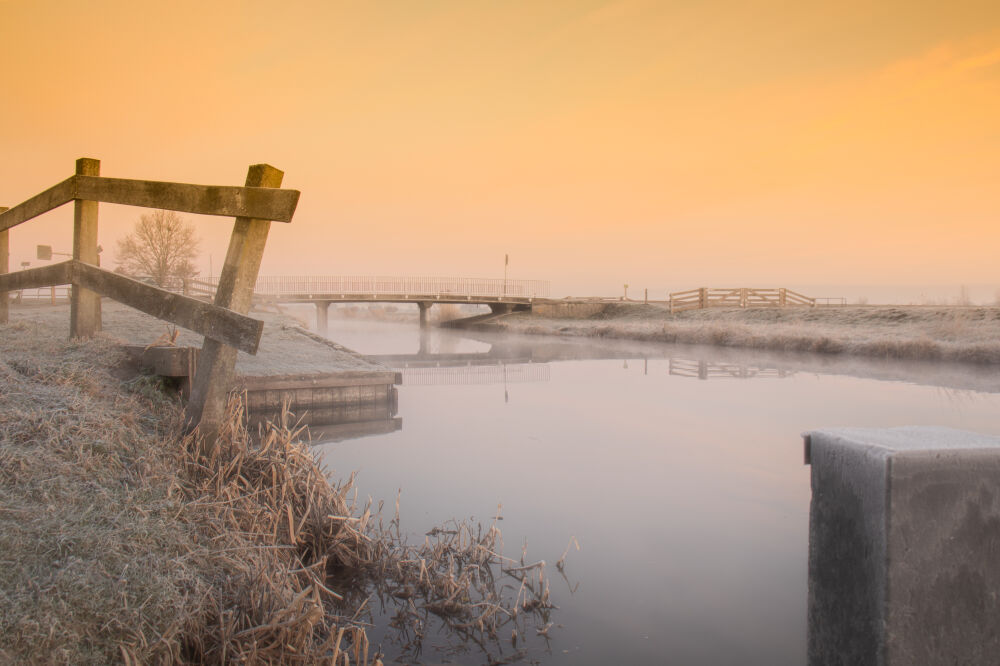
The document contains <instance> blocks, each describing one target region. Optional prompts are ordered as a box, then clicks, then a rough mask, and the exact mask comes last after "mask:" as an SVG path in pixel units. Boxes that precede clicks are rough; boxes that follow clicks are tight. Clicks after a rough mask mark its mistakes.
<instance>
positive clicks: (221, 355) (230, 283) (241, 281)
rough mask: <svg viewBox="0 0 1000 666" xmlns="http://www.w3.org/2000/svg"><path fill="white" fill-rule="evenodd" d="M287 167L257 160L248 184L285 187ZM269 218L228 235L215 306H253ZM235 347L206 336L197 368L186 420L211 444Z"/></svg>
mask: <svg viewBox="0 0 1000 666" xmlns="http://www.w3.org/2000/svg"><path fill="white" fill-rule="evenodd" d="M284 175H285V174H284V172H282V171H279V170H278V169H275V168H274V167H272V166H270V165H267V164H255V165H253V166H251V167H250V169H249V170H248V171H247V180H246V185H247V187H281V179H282V178H283V177H284ZM270 229H271V221H270V220H258V219H252V218H246V217H238V218H236V223H235V224H234V225H233V235H232V236H231V237H230V239H229V250H228V251H227V252H226V261H225V264H224V265H223V267H222V273H221V274H220V275H219V283H218V287H217V288H216V291H215V305H218V306H220V307H224V308H228V309H229V310H232V311H234V312H237V313H239V314H246V313H247V312H249V311H250V305H251V302H252V300H253V291H254V285H255V283H256V282H257V272H258V271H259V270H260V262H261V259H262V258H263V256H264V246H265V245H266V243H267V234H268V232H269V231H270ZM235 367H236V349H235V348H233V347H229V346H227V345H224V344H222V343H220V342H216V341H215V340H209V339H208V338H206V339H205V342H204V344H203V345H202V348H201V352H200V354H199V356H198V369H197V371H196V374H195V380H194V384H193V385H192V387H191V399H190V400H189V401H188V404H187V408H186V413H185V421H186V423H187V426H188V428H189V429H191V428H194V427H196V426H197V427H198V430H199V432H200V433H201V434H202V435H203V436H204V437H205V444H206V447H207V449H211V448H212V447H214V445H215V438H216V436H217V434H218V428H219V425H220V424H221V423H222V418H223V416H224V415H225V409H226V401H227V399H228V396H229V391H230V390H231V389H232V386H233V379H234V375H235Z"/></svg>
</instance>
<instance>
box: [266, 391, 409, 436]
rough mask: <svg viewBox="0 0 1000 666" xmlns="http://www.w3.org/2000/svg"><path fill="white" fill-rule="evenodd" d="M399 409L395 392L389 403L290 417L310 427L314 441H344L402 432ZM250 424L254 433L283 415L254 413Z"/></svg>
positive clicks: (319, 409) (337, 407)
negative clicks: (398, 414) (397, 414)
mask: <svg viewBox="0 0 1000 666" xmlns="http://www.w3.org/2000/svg"><path fill="white" fill-rule="evenodd" d="M397 409H398V398H397V397H396V393H395V391H394V390H393V391H392V392H391V393H390V399H389V400H388V401H385V400H383V401H377V402H361V403H352V404H338V405H333V406H329V407H311V408H309V409H304V410H301V411H293V412H291V413H290V418H291V423H292V424H297V425H298V426H305V427H306V428H307V430H308V433H307V436H308V438H309V439H310V440H311V441H312V442H315V443H320V442H340V441H343V440H345V439H357V438H359V437H370V436H372V435H385V434H388V433H392V432H396V431H397V430H400V429H402V427H403V419H402V418H401V417H398V416H396V413H397ZM248 421H249V426H250V428H251V430H254V429H257V428H258V427H259V426H262V425H263V424H265V423H267V422H268V421H270V422H272V423H279V422H280V421H281V412H278V411H268V410H253V411H250V412H249V413H248Z"/></svg>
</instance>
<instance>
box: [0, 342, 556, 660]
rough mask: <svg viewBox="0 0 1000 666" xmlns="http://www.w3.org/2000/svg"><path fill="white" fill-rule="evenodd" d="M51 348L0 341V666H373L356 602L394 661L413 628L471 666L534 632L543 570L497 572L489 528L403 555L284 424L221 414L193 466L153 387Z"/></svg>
mask: <svg viewBox="0 0 1000 666" xmlns="http://www.w3.org/2000/svg"><path fill="white" fill-rule="evenodd" d="M64 336H65V333H64V332H62V331H60V332H57V333H53V332H51V331H50V330H48V329H46V328H44V327H42V326H40V325H38V324H34V323H30V322H19V323H16V324H12V325H9V326H2V327H0V400H2V401H3V405H4V409H3V410H2V412H0V558H2V567H0V661H3V662H32V663H53V664H87V663H109V662H118V663H126V664H138V663H210V664H222V663H303V664H304V663H318V662H322V663H332V664H349V663H350V664H359V663H360V664H368V663H372V664H375V663H380V662H381V658H382V655H381V653H380V650H379V649H378V647H377V646H372V645H369V643H368V639H367V635H366V632H365V628H364V626H363V623H362V622H361V621H360V619H359V618H362V617H364V606H365V604H367V603H368V600H369V598H370V595H371V594H374V595H375V596H377V597H379V598H381V599H382V601H383V603H386V602H387V601H388V602H389V603H390V604H395V605H396V607H397V612H396V617H395V620H394V624H395V625H396V627H397V632H396V634H394V636H395V638H394V639H393V640H394V641H395V643H396V648H397V650H398V651H399V652H401V653H404V654H410V655H414V654H419V651H420V647H421V644H422V640H423V637H424V632H425V627H426V626H427V624H428V622H429V621H430V620H431V619H434V620H435V621H436V622H438V623H439V624H440V625H442V626H444V627H445V628H447V629H450V630H451V631H452V633H453V635H454V636H457V637H458V638H459V639H460V640H461V641H466V642H471V643H472V644H474V645H476V646H477V647H479V648H481V649H482V651H483V653H484V655H485V656H484V658H485V659H488V660H489V661H491V662H495V661H497V660H500V659H509V658H512V657H517V656H518V655H519V653H518V652H517V647H518V637H519V636H520V635H523V634H524V633H526V632H529V631H530V629H534V630H535V631H530V633H531V634H532V635H534V634H535V633H536V632H543V633H544V632H547V631H548V626H549V625H548V613H549V610H550V609H551V607H552V606H551V604H550V603H549V599H548V585H547V582H546V580H545V578H544V575H543V573H542V572H543V570H544V565H543V563H539V564H534V565H525V564H524V563H523V560H522V562H521V563H512V562H511V561H510V560H507V559H505V558H503V556H502V552H501V550H500V547H501V545H500V535H499V531H498V530H497V529H496V526H495V524H494V525H491V526H489V527H488V528H482V527H480V526H476V527H473V526H471V525H469V524H466V523H456V524H453V525H451V526H450V527H448V528H445V529H436V530H434V531H432V533H431V534H430V535H429V536H428V538H427V539H426V540H425V541H424V542H423V543H422V544H421V545H419V546H411V545H407V543H406V542H405V539H403V538H402V536H401V535H400V533H399V520H398V506H397V517H396V518H394V519H392V520H390V521H388V524H387V525H383V521H382V518H381V515H380V512H379V511H377V510H375V508H374V507H372V506H371V503H370V502H369V503H368V504H366V505H364V506H358V505H357V504H356V498H357V493H356V492H352V489H351V488H352V486H351V482H350V481H349V482H347V483H346V484H344V485H341V486H335V485H332V484H331V483H330V482H329V480H328V477H327V475H326V473H325V471H324V470H323V469H322V468H321V467H320V466H319V465H318V464H317V462H316V460H315V459H314V457H313V455H312V453H311V451H310V449H309V448H308V446H307V445H306V444H304V443H303V442H301V441H300V439H299V437H298V434H299V433H298V432H297V431H296V430H295V429H294V428H291V427H290V425H289V422H288V420H287V419H285V420H284V422H282V423H279V424H272V425H269V426H268V427H267V429H266V430H265V431H264V432H262V433H249V432H247V430H246V429H245V428H244V426H243V423H244V419H243V414H242V408H241V405H240V403H239V401H238V400H236V401H234V402H233V403H232V404H231V406H230V418H229V420H228V422H227V424H226V426H225V427H224V428H223V429H222V432H221V434H220V437H219V441H218V443H217V446H215V447H204V446H203V445H202V442H199V441H197V440H195V439H193V438H191V437H182V436H181V433H180V429H179V424H180V422H181V419H180V411H179V405H178V404H177V403H176V402H174V401H173V400H172V399H171V398H168V397H166V394H164V393H163V392H162V391H161V390H160V387H159V386H157V384H156V382H155V381H154V380H152V379H151V378H147V377H136V378H133V379H130V380H123V379H120V378H118V377H116V376H115V375H114V374H113V373H112V371H111V369H112V368H114V367H116V366H117V365H119V364H120V362H121V361H122V359H121V357H120V355H119V352H118V349H117V347H116V345H115V344H114V342H113V341H111V340H110V339H107V338H99V339H97V340H92V341H88V342H70V341H68V340H65V339H64ZM252 434H254V435H255V436H251V435H252ZM207 450H211V451H212V453H211V454H210V455H206V453H205V452H206V451H207ZM352 497H353V499H352ZM503 568H508V570H507V571H506V573H505V572H502V571H501V570H502V569H503ZM345 597H346V598H345ZM505 627H506V628H508V629H510V631H511V633H509V634H508V633H506V630H505V631H504V632H503V634H504V635H501V629H503V628H505ZM501 643H502V645H501ZM512 643H513V645H512V646H511V644H512ZM522 644H523V641H522ZM507 646H511V648H512V650H508V651H507V654H506V656H504V652H503V650H504V649H505V648H506V647H507Z"/></svg>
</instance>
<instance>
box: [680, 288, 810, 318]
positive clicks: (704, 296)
mask: <svg viewBox="0 0 1000 666" xmlns="http://www.w3.org/2000/svg"><path fill="white" fill-rule="evenodd" d="M669 303H670V312H684V311H685V310H698V309H702V308H783V307H787V306H790V305H797V306H803V305H804V306H807V307H816V299H815V298H809V297H808V296H804V295H802V294H800V293H798V292H797V291H792V290H791V289H785V288H784V287H778V288H774V289H751V288H749V287H736V288H733V289H710V288H707V287H700V288H698V289H688V290H687V291H675V292H674V293H672V294H670V301H669Z"/></svg>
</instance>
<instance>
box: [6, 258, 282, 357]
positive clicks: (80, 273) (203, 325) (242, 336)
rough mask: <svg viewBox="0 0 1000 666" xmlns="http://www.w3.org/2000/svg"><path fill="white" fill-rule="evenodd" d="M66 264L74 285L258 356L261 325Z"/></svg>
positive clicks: (95, 270) (112, 275)
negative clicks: (70, 268)
mask: <svg viewBox="0 0 1000 666" xmlns="http://www.w3.org/2000/svg"><path fill="white" fill-rule="evenodd" d="M68 263H72V275H71V277H72V279H73V282H74V283H75V284H79V285H81V286H83V287H86V288H87V289H90V290H92V291H95V292H98V293H100V294H103V295H105V296H107V297H109V298H113V299H114V300H116V301H118V302H119V303H124V304H125V305H128V306H129V307H133V308H135V309H136V310H139V311H140V312H145V313H146V314H149V315H153V316H154V317H157V318H159V319H163V320H164V321H169V322H170V323H172V324H177V325H178V326H182V327H183V328H186V329H188V330H190V331H194V332H195V333H199V334H201V335H204V336H205V337H206V338H208V339H209V340H214V341H216V342H217V343H221V344H224V345H229V346H230V347H233V348H235V349H239V350H240V351H245V352H247V353H249V354H256V353H257V348H258V347H259V346H260V336H261V334H262V333H263V332H264V323H263V322H261V321H258V320H256V319H253V318H251V317H247V316H245V315H243V314H239V313H236V312H233V311H231V310H227V309H226V308H222V307H218V306H216V305H212V304H210V303H205V302H204V301H200V300H198V299H197V298H191V297H190V296H183V295H181V294H175V293H174V292H172V291H166V290H165V289H159V288H157V287H153V286H151V285H148V284H146V283H144V282H139V281H138V280H133V279H132V278H127V277H125V276H124V275H118V274H117V273H112V272H110V271H105V270H102V269H100V268H97V267H96V266H91V265H89V264H84V263H82V262H68ZM50 268H51V267H50ZM37 270H43V269H37ZM25 272H28V271H25Z"/></svg>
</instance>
